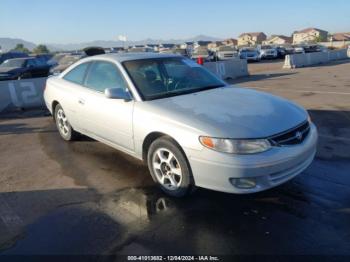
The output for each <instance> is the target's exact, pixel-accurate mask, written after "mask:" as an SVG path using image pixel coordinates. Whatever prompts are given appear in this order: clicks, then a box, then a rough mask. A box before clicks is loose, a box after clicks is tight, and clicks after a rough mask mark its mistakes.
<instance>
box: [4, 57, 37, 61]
mask: <svg viewBox="0 0 350 262" xmlns="http://www.w3.org/2000/svg"><path fill="white" fill-rule="evenodd" d="M31 59H37V58H36V57H16V58H10V59H7V60H31Z"/></svg>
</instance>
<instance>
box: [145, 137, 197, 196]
mask: <svg viewBox="0 0 350 262" xmlns="http://www.w3.org/2000/svg"><path fill="white" fill-rule="evenodd" d="M147 163H148V168H149V171H150V173H151V175H152V178H153V180H154V181H156V182H157V183H158V185H159V186H160V188H161V189H162V190H163V191H164V192H165V193H166V194H167V195H170V196H173V197H183V196H185V195H187V194H188V193H190V192H191V190H192V189H193V187H194V183H193V177H192V174H191V169H190V166H189V164H188V162H187V159H186V157H185V155H184V153H183V152H182V150H181V148H180V147H179V146H178V145H177V144H176V143H175V142H174V141H173V140H172V139H170V138H167V137H161V138H158V139H157V140H155V141H154V142H153V143H152V144H151V146H150V148H149V150H148V155H147Z"/></svg>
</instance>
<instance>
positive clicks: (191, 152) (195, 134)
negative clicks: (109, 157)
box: [44, 53, 317, 197]
mask: <svg viewBox="0 0 350 262" xmlns="http://www.w3.org/2000/svg"><path fill="white" fill-rule="evenodd" d="M44 98H45V102H46V105H47V108H48V109H49V110H50V111H51V113H52V114H53V116H54V119H55V121H56V125H57V128H58V131H59V133H60V135H61V136H62V138H63V139H64V140H67V141H70V140H74V139H75V138H76V137H77V135H79V134H84V135H87V136H89V137H92V138H94V139H96V140H98V141H100V142H102V143H105V144H107V145H110V146H112V147H114V148H116V149H118V150H121V151H123V152H125V153H127V154H130V155H132V156H134V157H136V158H138V159H141V160H143V161H144V162H145V163H147V165H148V167H149V171H150V173H151V176H152V178H153V179H154V181H155V182H156V183H158V184H159V186H160V188H161V189H162V190H164V191H165V192H166V193H167V194H169V195H172V196H177V197H180V196H184V195H185V194H187V193H189V192H191V191H192V189H193V188H195V187H196V186H197V187H203V188H208V189H213V190H217V191H222V192H228V193H253V192H258V191H262V190H266V189H269V188H271V187H274V186H277V185H279V184H282V183H284V182H286V181H288V180H290V179H291V178H293V177H295V176H296V175H298V174H300V173H301V172H302V171H303V170H304V169H306V168H307V167H308V166H309V165H310V163H311V162H312V160H313V158H314V156H315V153H316V143H317V130H316V127H315V125H314V124H313V123H312V122H311V120H310V118H309V116H308V114H307V112H306V111H305V110H304V109H303V108H301V107H300V106H298V105H296V104H294V103H292V102H290V101H288V100H285V99H283V98H280V97H276V96H273V95H270V94H267V93H263V92H258V91H254V90H250V89H246V88H239V87H236V86H229V85H227V84H226V83H225V82H223V81H222V80H220V79H218V78H217V77H216V76H215V75H213V74H211V73H210V72H209V71H207V70H206V69H205V68H204V67H202V66H200V65H198V64H196V63H194V62H193V61H192V60H189V59H187V58H184V57H181V56H178V55H169V54H151V53H144V54H136V53H132V54H127V53H125V54H108V55H98V56H94V57H89V58H85V59H82V60H80V61H79V62H77V63H75V64H74V65H72V66H70V67H69V68H68V69H66V70H65V71H64V72H63V73H61V74H60V75H59V76H55V77H50V78H49V79H48V81H47V84H46V88H45V91H44Z"/></svg>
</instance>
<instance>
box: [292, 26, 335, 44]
mask: <svg viewBox="0 0 350 262" xmlns="http://www.w3.org/2000/svg"><path fill="white" fill-rule="evenodd" d="M327 37H328V32H327V31H325V30H321V29H318V28H306V29H304V30H301V31H297V32H295V33H294V34H293V44H302V43H315V42H324V41H327Z"/></svg>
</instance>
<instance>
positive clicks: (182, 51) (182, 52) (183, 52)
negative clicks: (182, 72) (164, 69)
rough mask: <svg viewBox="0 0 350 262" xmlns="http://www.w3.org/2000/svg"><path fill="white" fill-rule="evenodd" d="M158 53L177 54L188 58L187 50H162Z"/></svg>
mask: <svg viewBox="0 0 350 262" xmlns="http://www.w3.org/2000/svg"><path fill="white" fill-rule="evenodd" d="M160 53H162V54H178V55H182V56H185V57H188V56H189V54H188V52H187V49H185V48H173V49H168V50H164V51H162V52H160Z"/></svg>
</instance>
